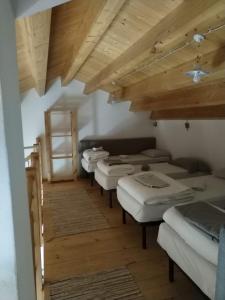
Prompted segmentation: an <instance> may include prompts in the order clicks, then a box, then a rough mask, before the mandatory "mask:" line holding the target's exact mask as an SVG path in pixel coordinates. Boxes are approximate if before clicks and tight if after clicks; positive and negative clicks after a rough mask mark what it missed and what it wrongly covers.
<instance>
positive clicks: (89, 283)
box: [49, 267, 144, 300]
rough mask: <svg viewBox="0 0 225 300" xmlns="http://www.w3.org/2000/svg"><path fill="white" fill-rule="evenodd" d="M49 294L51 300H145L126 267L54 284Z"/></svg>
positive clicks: (50, 287) (51, 285)
mask: <svg viewBox="0 0 225 300" xmlns="http://www.w3.org/2000/svg"><path fill="white" fill-rule="evenodd" d="M49 294H50V296H49V299H50V300H67V299H68V300H78V299H79V300H92V299H93V300H112V299H114V300H116V299H121V300H122V299H123V300H144V298H143V296H142V294H141V292H140V290H139V287H138V286H137V284H136V282H135V281H134V279H133V277H132V275H131V273H130V272H129V271H128V269H127V268H125V267H123V268H119V269H114V270H110V271H104V272H100V273H94V274H89V275H82V276H79V277H74V278H71V279H67V280H63V281H59V282H55V283H52V284H50V285H49Z"/></svg>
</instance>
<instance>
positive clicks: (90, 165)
mask: <svg viewBox="0 0 225 300" xmlns="http://www.w3.org/2000/svg"><path fill="white" fill-rule="evenodd" d="M81 165H82V167H83V168H84V170H85V171H86V172H88V173H93V172H94V171H95V168H96V166H97V162H91V161H87V160H86V159H84V158H82V159H81Z"/></svg>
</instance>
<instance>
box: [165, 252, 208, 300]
mask: <svg viewBox="0 0 225 300" xmlns="http://www.w3.org/2000/svg"><path fill="white" fill-rule="evenodd" d="M165 253H166V252H165ZM166 254H167V253H166ZM167 256H168V254H167ZM168 266H169V268H168V279H169V282H171V283H173V282H174V266H176V267H177V268H178V269H179V270H180V271H181V272H182V273H183V274H184V275H185V276H186V277H188V279H189V280H191V282H192V283H193V284H194V285H195V286H196V288H197V289H198V290H199V291H200V293H201V294H202V295H203V296H204V297H205V299H206V300H210V298H209V297H208V296H206V295H205V294H204V293H203V291H202V290H201V289H200V288H199V287H198V286H197V284H196V283H195V282H194V281H193V280H192V279H191V278H190V277H189V276H188V275H187V274H186V273H185V272H184V271H183V270H182V269H181V268H180V267H179V266H178V265H177V264H176V263H175V262H174V261H173V260H172V258H170V257H169V256H168Z"/></svg>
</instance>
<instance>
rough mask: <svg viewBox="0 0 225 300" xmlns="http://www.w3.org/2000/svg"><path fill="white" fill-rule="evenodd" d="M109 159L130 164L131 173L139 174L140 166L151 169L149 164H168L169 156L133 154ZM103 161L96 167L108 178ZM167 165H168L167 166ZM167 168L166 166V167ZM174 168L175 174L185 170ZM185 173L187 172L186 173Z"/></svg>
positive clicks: (106, 167)
mask: <svg viewBox="0 0 225 300" xmlns="http://www.w3.org/2000/svg"><path fill="white" fill-rule="evenodd" d="M110 158H111V159H115V160H118V159H120V160H121V161H122V162H124V163H125V164H129V165H132V164H134V165H133V166H134V171H133V173H137V172H140V171H141V167H142V165H143V164H148V165H149V166H150V167H151V164H156V163H158V164H159V163H166V162H168V161H169V160H170V157H169V156H162V157H149V156H147V155H144V154H133V155H127V157H126V158H122V159H121V156H120V155H117V156H111V157H110ZM139 162H140V164H139ZM104 163H105V162H104V160H101V161H100V162H99V163H98V164H97V165H98V168H99V170H100V171H101V172H102V173H104V174H106V175H107V176H109V175H108V174H107V173H106V172H105V170H106V169H108V168H110V167H109V166H108V165H107V164H106V163H105V164H106V166H104ZM168 165H169V164H168ZM170 166H172V165H170ZM113 167H115V166H112V168H113ZM165 167H166V166H164V168H165ZM167 167H168V166H167ZM173 167H174V171H175V172H176V171H178V170H179V172H181V171H182V172H184V170H185V169H182V168H179V167H175V166H173ZM159 168H160V166H159ZM168 171H169V172H171V173H172V171H171V170H170V169H169V170H168ZM186 172H187V171H186ZM127 174H128V173H124V174H122V175H123V176H126V175H127ZM119 176H120V177H121V174H120V172H119V174H118V177H119Z"/></svg>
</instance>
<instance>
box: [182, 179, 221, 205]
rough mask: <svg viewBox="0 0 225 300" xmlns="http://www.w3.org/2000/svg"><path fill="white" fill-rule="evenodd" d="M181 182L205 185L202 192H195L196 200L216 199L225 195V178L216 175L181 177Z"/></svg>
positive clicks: (193, 185)
mask: <svg viewBox="0 0 225 300" xmlns="http://www.w3.org/2000/svg"><path fill="white" fill-rule="evenodd" d="M179 181H180V182H182V183H183V184H185V185H187V186H189V187H192V188H193V187H196V186H197V187H204V188H205V190H204V191H202V192H197V191H196V192H195V200H196V201H202V200H203V201H216V200H220V199H223V198H224V197H225V180H224V179H221V178H218V177H215V176H214V175H207V176H199V177H191V178H185V179H180V180H179Z"/></svg>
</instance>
